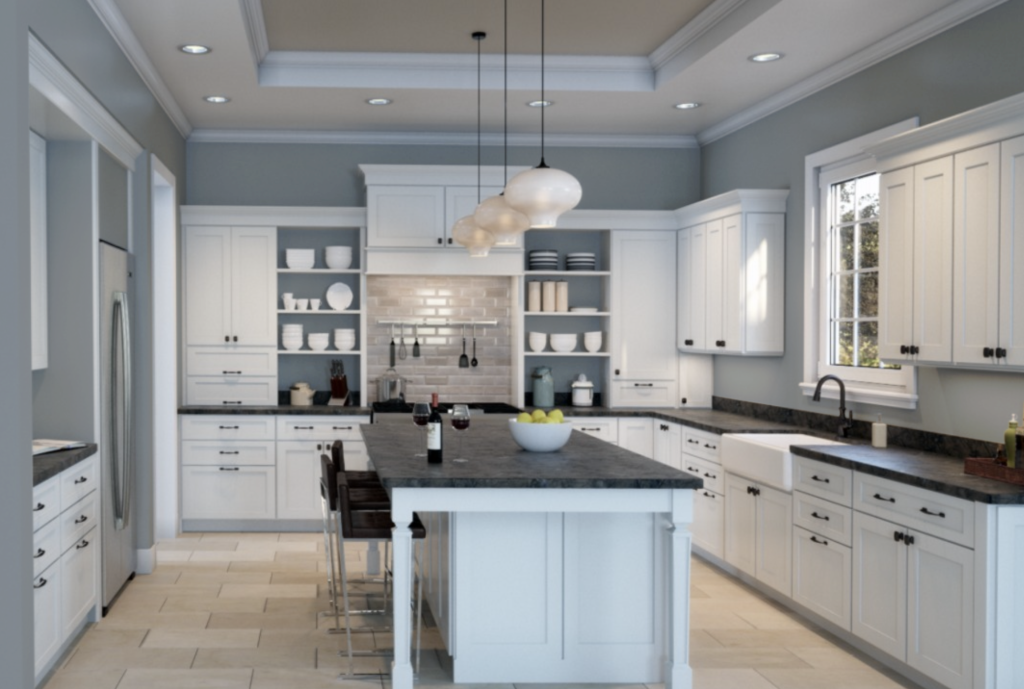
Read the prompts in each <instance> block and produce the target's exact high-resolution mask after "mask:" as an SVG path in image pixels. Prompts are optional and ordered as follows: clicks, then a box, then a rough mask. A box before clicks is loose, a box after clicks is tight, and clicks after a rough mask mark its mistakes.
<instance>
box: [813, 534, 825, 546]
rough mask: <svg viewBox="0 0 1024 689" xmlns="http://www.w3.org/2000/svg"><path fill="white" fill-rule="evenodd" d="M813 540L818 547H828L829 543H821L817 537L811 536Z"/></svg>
mask: <svg viewBox="0 0 1024 689" xmlns="http://www.w3.org/2000/svg"><path fill="white" fill-rule="evenodd" d="M811 540H812V541H813V542H815V543H817V544H818V545H824V546H827V545H828V541H819V540H818V537H817V536H811Z"/></svg>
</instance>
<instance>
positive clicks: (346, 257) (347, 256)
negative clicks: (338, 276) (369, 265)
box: [324, 246, 352, 270]
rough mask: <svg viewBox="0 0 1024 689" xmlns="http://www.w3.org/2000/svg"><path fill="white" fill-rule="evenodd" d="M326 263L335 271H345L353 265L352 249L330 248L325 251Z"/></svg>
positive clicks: (348, 247) (344, 247)
mask: <svg viewBox="0 0 1024 689" xmlns="http://www.w3.org/2000/svg"><path fill="white" fill-rule="evenodd" d="M324 263H326V264H327V267H328V268H331V269H333V270H345V269H346V268H348V267H349V266H350V265H352V247H350V246H329V247H327V248H326V249H324Z"/></svg>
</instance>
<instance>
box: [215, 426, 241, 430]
mask: <svg viewBox="0 0 1024 689" xmlns="http://www.w3.org/2000/svg"><path fill="white" fill-rule="evenodd" d="M218 428H220V430H222V431H237V430H238V426H218Z"/></svg>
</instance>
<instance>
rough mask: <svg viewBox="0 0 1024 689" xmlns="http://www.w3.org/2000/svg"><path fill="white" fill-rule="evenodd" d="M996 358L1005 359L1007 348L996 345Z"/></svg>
mask: <svg viewBox="0 0 1024 689" xmlns="http://www.w3.org/2000/svg"><path fill="white" fill-rule="evenodd" d="M996 358H997V359H1005V358H1006V350H1005V349H1003V348H1002V347H996Z"/></svg>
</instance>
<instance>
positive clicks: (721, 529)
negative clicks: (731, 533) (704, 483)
mask: <svg viewBox="0 0 1024 689" xmlns="http://www.w3.org/2000/svg"><path fill="white" fill-rule="evenodd" d="M690 529H691V531H692V533H693V545H695V546H697V547H698V548H700V549H701V550H704V551H705V552H707V553H708V554H710V555H714V556H715V557H717V558H723V557H724V556H725V547H724V543H723V539H724V534H725V498H724V497H723V496H722V495H721V494H720V493H715V492H714V491H710V490H706V489H701V490H698V491H697V492H696V493H695V494H694V496H693V526H692V527H690Z"/></svg>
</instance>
